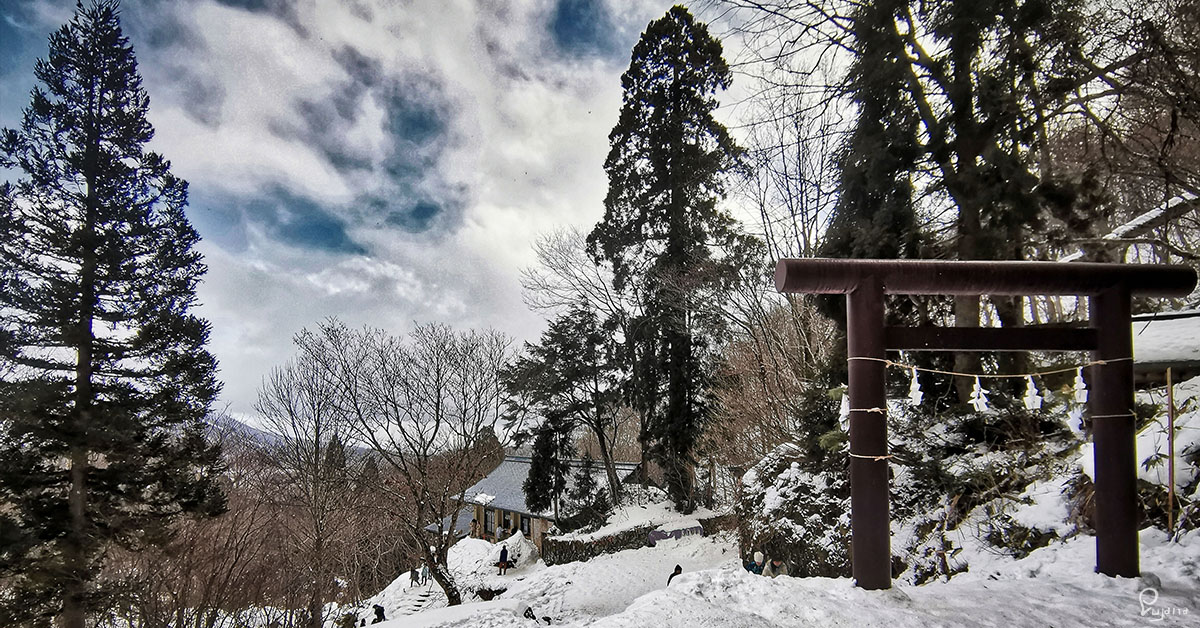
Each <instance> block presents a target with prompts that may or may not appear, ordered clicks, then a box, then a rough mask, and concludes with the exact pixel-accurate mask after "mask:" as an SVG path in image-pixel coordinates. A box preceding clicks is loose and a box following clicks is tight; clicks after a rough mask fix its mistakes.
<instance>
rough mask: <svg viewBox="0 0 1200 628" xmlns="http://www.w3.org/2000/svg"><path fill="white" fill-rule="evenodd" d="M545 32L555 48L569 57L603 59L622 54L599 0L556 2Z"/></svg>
mask: <svg viewBox="0 0 1200 628" xmlns="http://www.w3.org/2000/svg"><path fill="white" fill-rule="evenodd" d="M549 29H550V35H551V37H552V38H553V39H554V43H555V44H556V45H557V46H558V48H559V49H560V50H562V51H563V52H566V53H568V54H571V55H575V56H580V57H586V56H600V57H606V56H612V55H617V54H620V53H621V52H622V49H621V47H620V46H618V45H617V44H618V38H617V34H618V33H617V28H616V26H615V25H614V24H613V21H612V17H611V16H610V15H609V12H608V7H606V6H605V5H604V1H603V0H558V2H556V3H555V5H554V10H553V12H551V14H550V24H549Z"/></svg>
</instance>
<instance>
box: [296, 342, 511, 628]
mask: <svg viewBox="0 0 1200 628" xmlns="http://www.w3.org/2000/svg"><path fill="white" fill-rule="evenodd" d="M296 341H297V344H298V345H299V347H300V350H301V353H302V355H303V356H304V357H305V359H307V360H311V361H312V363H313V364H314V365H318V366H319V368H320V372H321V373H322V377H324V378H327V380H328V381H329V382H331V383H332V384H333V390H332V395H331V399H333V400H334V402H335V403H336V405H337V408H338V412H339V414H340V416H342V417H344V419H345V425H346V427H347V429H348V430H349V431H350V433H351V434H352V435H353V438H354V439H355V441H356V442H358V443H361V444H363V445H365V446H369V447H370V448H371V450H372V451H373V452H374V454H375V455H376V456H377V457H378V459H379V460H380V461H381V463H382V466H383V468H382V469H381V472H382V473H381V477H382V478H383V481H382V482H381V492H382V493H384V494H385V495H386V496H388V497H389V498H390V499H391V500H392V502H391V503H392V504H395V505H397V506H398V507H401V508H403V509H404V511H403V512H402V513H398V514H399V515H400V516H399V517H398V521H399V523H400V526H401V529H402V530H403V532H404V533H405V535H406V536H407V537H408V538H409V539H411V540H412V541H413V542H414V543H416V544H418V546H419V547H420V552H421V555H422V556H423V558H424V559H425V561H426V563H427V564H428V565H429V569H430V574H431V575H432V577H433V579H434V580H435V581H436V582H437V583H438V584H439V585H440V586H441V587H442V589H443V591H445V593H446V597H447V599H448V603H449V604H450V605H456V604H460V603H461V602H462V594H461V592H460V590H459V586H458V583H457V582H455V580H454V576H453V574H452V573H451V572H450V570H449V569H448V568H447V566H446V552H447V550H448V549H449V548H450V546H451V545H452V544H453V543H454V541H455V538H456V535H455V532H456V531H455V519H456V517H457V515H458V513H459V511H460V510H461V509H462V508H463V505H464V499H465V497H466V496H465V495H464V494H463V492H464V490H465V489H466V488H467V487H469V486H470V485H471V484H472V483H473V482H475V481H476V480H477V479H478V478H480V477H482V476H483V475H484V474H486V473H487V472H488V471H490V470H491V469H492V468H493V467H494V466H495V464H497V463H498V462H499V456H502V455H503V452H502V449H501V447H500V443H499V441H498V439H497V436H496V428H497V427H498V425H497V423H498V421H499V419H500V416H501V413H502V410H503V400H502V394H501V385H500V378H499V373H500V370H501V369H502V368H503V366H504V365H505V364H506V363H507V361H508V360H509V359H510V357H511V356H510V354H511V351H510V344H511V341H510V340H509V339H508V338H507V337H506V336H504V335H503V334H501V333H499V332H496V331H491V330H489V331H483V332H478V331H469V332H456V331H454V330H452V329H450V328H449V327H446V326H444V325H437V324H426V325H418V326H417V327H416V328H415V329H414V330H413V331H412V332H411V333H410V334H409V335H408V337H407V338H401V337H396V336H392V335H390V334H388V333H386V332H384V331H382V330H376V329H363V330H359V331H355V330H351V329H349V328H347V327H346V326H345V325H344V324H342V323H340V322H338V321H336V320H331V321H328V322H326V323H323V324H321V325H319V326H318V327H317V329H316V330H313V331H309V330H305V331H303V332H301V333H300V334H298V336H297V338H296ZM430 525H432V527H433V529H434V531H433V532H428V531H426V527H427V526H430Z"/></svg>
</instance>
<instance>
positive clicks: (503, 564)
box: [499, 545, 508, 576]
mask: <svg viewBox="0 0 1200 628" xmlns="http://www.w3.org/2000/svg"><path fill="white" fill-rule="evenodd" d="M499 566H500V574H499V575H501V576H503V575H504V572H506V571H508V546H507V545H502V546H500V565H499Z"/></svg>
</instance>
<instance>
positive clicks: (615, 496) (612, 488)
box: [596, 429, 621, 506]
mask: <svg viewBox="0 0 1200 628" xmlns="http://www.w3.org/2000/svg"><path fill="white" fill-rule="evenodd" d="M607 441H608V439H606V438H605V437H604V430H602V429H601V430H596V442H597V443H599V446H600V459H601V460H603V461H604V471H605V473H606V474H607V475H608V490H609V495H610V496H611V497H612V503H613V505H614V506H615V505H616V504H617V502H618V501H619V500H620V497H621V480H620V478H618V477H617V466H616V464H615V463H614V462H613V459H612V453H611V451H610V450H609V447H608V442H607Z"/></svg>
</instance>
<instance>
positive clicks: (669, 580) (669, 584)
mask: <svg viewBox="0 0 1200 628" xmlns="http://www.w3.org/2000/svg"><path fill="white" fill-rule="evenodd" d="M681 573H683V567H680V566H679V565H675V571H672V572H671V575H669V576H667V586H671V580H674V579H675V576H678V575H679V574H681Z"/></svg>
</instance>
